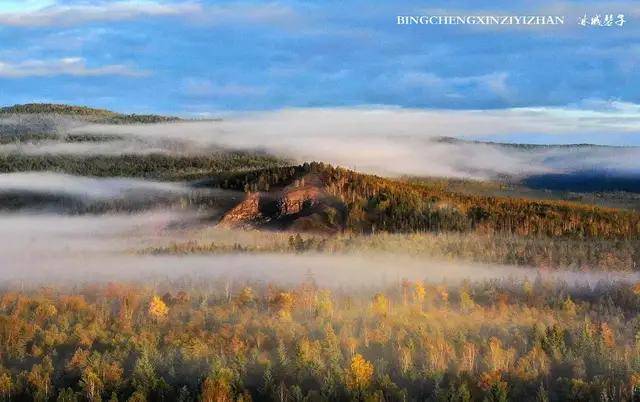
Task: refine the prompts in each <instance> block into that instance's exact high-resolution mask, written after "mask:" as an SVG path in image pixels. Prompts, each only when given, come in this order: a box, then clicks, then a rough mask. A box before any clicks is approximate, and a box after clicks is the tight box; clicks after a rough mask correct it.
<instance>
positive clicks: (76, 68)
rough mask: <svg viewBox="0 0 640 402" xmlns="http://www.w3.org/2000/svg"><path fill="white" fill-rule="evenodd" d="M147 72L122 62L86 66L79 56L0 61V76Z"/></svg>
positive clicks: (136, 74)
mask: <svg viewBox="0 0 640 402" xmlns="http://www.w3.org/2000/svg"><path fill="white" fill-rule="evenodd" d="M146 74H147V73H146V72H144V71H138V70H135V69H132V68H130V67H128V66H125V65H123V64H111V65H106V66H100V67H88V66H87V64H86V60H85V59H83V58H81V57H65V58H62V59H50V60H26V61H21V62H17V63H12V62H2V61H0V78H23V77H51V76H56V75H74V76H84V77H89V76H101V75H123V76H133V77H137V76H142V75H146Z"/></svg>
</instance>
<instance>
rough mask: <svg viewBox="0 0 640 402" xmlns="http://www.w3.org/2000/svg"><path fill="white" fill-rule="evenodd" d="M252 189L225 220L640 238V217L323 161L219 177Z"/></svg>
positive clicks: (230, 185) (221, 183)
mask: <svg viewBox="0 0 640 402" xmlns="http://www.w3.org/2000/svg"><path fill="white" fill-rule="evenodd" d="M204 185H208V186H214V187H221V188H226V189H233V190H244V191H246V192H247V197H246V200H245V201H244V202H243V203H242V204H240V205H238V206H237V207H236V208H234V209H233V210H231V211H229V212H228V214H227V217H226V219H224V220H223V221H226V222H228V223H232V224H245V223H250V222H251V221H254V222H257V223H258V224H262V223H264V224H267V225H274V224H281V226H284V227H285V228H293V229H316V230H318V229H319V230H331V231H337V230H349V231H355V232H362V233H372V232H375V231H387V232H427V231H436V232H439V231H458V232H468V231H480V232H484V233H505V232H506V233H513V234H516V235H523V236H548V237H566V238H574V239H587V238H600V239H611V240H613V239H618V240H620V239H638V238H640V214H639V213H637V212H632V211H626V210H617V209H609V208H600V207H595V206H590V205H584V204H577V203H571V202H565V201H546V200H545V201H542V200H529V199H518V198H506V197H504V198H502V197H493V196H484V195H469V194H463V193H457V192H452V191H448V190H445V189H443V188H442V187H439V186H437V185H425V184H414V183H407V182H403V181H396V180H390V179H385V178H381V177H377V176H372V175H365V174H360V173H356V172H353V171H349V170H346V169H342V168H335V167H332V166H329V165H326V164H323V163H311V164H306V163H305V164H304V165H300V166H291V167H277V168H270V169H262V170H257V171H253V172H248V173H246V172H245V173H236V174H230V175H223V176H220V177H218V178H216V179H214V180H212V181H209V182H207V183H204Z"/></svg>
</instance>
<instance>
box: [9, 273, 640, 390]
mask: <svg viewBox="0 0 640 402" xmlns="http://www.w3.org/2000/svg"><path fill="white" fill-rule="evenodd" d="M348 289H350V290H349V291H347V290H342V291H333V292H332V291H331V290H329V289H322V288H320V287H318V286H317V285H316V284H315V281H314V280H313V277H310V278H309V279H308V280H307V281H305V283H303V284H301V285H299V286H296V287H290V288H283V287H279V286H277V285H275V284H264V283H242V282H230V281H224V280H212V279H209V280H203V279H202V278H182V279H180V280H179V281H176V282H171V283H162V284H159V285H158V286H157V287H155V288H149V286H145V287H138V286H136V285H128V284H118V283H112V284H109V285H106V286H89V287H86V288H81V289H75V290H68V289H67V290H65V289H55V288H45V289H42V290H39V291H24V292H15V291H10V290H5V291H2V292H1V293H0V398H2V399H4V400H25V401H27V400H28V401H31V400H35V401H101V400H109V401H146V400H166V401H172V400H176V401H212V402H213V401H251V400H275V401H341V400H359V401H460V402H464V401H487V402H489V401H491V402H494V401H496V402H497V401H501V402H502V401H510V400H521V401H567V400H571V401H585V402H586V401H613V400H616V401H635V400H637V398H638V397H640V343H639V342H640V341H639V338H638V337H637V328H638V326H639V324H640V323H639V322H638V316H637V311H638V309H639V308H640V296H639V293H640V288H639V287H638V286H631V285H625V284H612V283H604V282H603V283H600V284H597V285H596V286H595V288H591V287H588V286H584V287H581V286H579V285H576V286H569V285H567V284H565V283H554V282H550V281H547V280H544V279H543V278H541V277H538V279H536V280H532V281H529V280H525V281H523V282H514V281H491V282H481V283H476V284H471V283H463V284H462V285H459V286H447V285H444V284H439V285H438V284H427V283H424V282H421V281H409V280H402V281H399V283H397V284H394V285H392V286H389V287H387V288H384V289H379V291H378V293H373V292H375V291H364V290H354V289H353V288H351V287H349V288H348Z"/></svg>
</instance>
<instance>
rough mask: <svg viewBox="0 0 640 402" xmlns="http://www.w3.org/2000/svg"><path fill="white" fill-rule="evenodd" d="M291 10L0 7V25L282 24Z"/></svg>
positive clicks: (127, 2) (268, 6)
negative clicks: (176, 20)
mask: <svg viewBox="0 0 640 402" xmlns="http://www.w3.org/2000/svg"><path fill="white" fill-rule="evenodd" d="M294 15H295V13H294V11H293V10H292V9H291V8H289V7H287V6H283V5H280V4H276V3H263V4H251V3H235V4H230V5H224V4H222V5H203V4H201V2H199V1H177V2H170V3H167V2H159V1H133V0H119V1H99V2H94V4H87V3H86V2H74V3H66V4H61V3H59V2H58V3H55V4H53V5H50V6H47V7H40V8H33V7H30V8H26V9H20V11H17V10H16V9H15V7H10V8H2V7H0V26H2V25H7V26H14V27H40V26H75V25H82V24H86V23H91V22H100V21H106V22H111V21H126V20H133V19H137V18H144V17H189V18H188V21H189V22H194V23H204V24H234V23H238V22H248V23H252V24H255V23H273V24H278V25H279V26H282V25H286V24H288V23H290V22H292V21H295V20H296V18H293V17H294Z"/></svg>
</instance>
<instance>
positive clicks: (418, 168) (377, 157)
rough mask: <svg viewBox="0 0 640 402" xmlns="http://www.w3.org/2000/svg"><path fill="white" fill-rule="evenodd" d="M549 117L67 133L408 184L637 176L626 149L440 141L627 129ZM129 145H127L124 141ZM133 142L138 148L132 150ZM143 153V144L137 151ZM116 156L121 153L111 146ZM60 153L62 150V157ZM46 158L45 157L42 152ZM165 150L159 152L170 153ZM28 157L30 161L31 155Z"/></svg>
mask: <svg viewBox="0 0 640 402" xmlns="http://www.w3.org/2000/svg"><path fill="white" fill-rule="evenodd" d="M596 117H597V118H595V117H592V118H588V117H585V116H582V115H579V116H574V115H571V114H570V113H567V114H566V115H561V116H555V115H554V114H552V113H542V112H540V111H538V112H536V111H532V110H518V109H513V110H508V111H446V110H445V111H411V110H394V109H379V110H375V109H374V110H361V109H303V110H283V111H277V112H265V113H256V114H242V115H233V116H230V117H229V118H228V119H227V120H223V121H191V122H180V123H171V124H155V125H129V126H110V125H91V126H85V127H81V128H76V129H74V130H72V132H77V133H80V132H82V133H91V134H110V135H118V136H123V137H127V138H130V139H131V141H137V142H135V143H131V144H133V145H131V146H129V147H126V148H121V149H125V150H126V152H139V153H146V152H148V151H149V149H155V150H156V151H157V150H158V149H159V148H158V144H159V140H161V139H165V140H170V141H177V142H181V143H182V144H183V146H182V152H186V153H198V152H206V151H207V149H208V147H212V146H221V147H226V148H232V149H243V150H264V151H266V152H268V153H271V154H274V155H276V156H281V157H284V158H287V159H292V160H295V161H298V162H304V161H312V160H315V161H323V162H328V163H332V164H335V165H339V166H343V167H347V168H352V169H355V170H358V171H362V172H366V173H375V174H380V175H386V176H398V175H417V176H445V177H458V178H475V179H487V178H495V177H499V176H505V175H506V176H510V177H524V176H529V175H538V174H547V173H566V172H573V171H579V170H600V169H602V168H603V167H605V169H607V170H608V171H610V172H617V173H623V174H628V173H632V174H638V173H640V148H636V147H627V148H621V147H535V148H526V149H521V148H516V147H505V146H500V145H497V144H486V143H474V142H461V141H442V140H441V138H442V137H456V138H463V139H471V140H473V139H475V138H482V137H486V136H500V135H504V136H507V135H508V134H519V133H520V134H521V133H527V132H536V133H544V134H549V135H555V136H557V138H559V139H561V138H562V136H563V135H566V134H575V133H577V132H580V133H582V134H587V135H588V133H594V134H595V133H601V132H602V130H611V131H612V132H614V133H618V134H620V133H622V134H624V135H629V136H633V135H634V133H635V132H636V131H637V129H638V124H637V123H636V122H635V121H628V120H624V121H617V120H614V119H612V118H611V116H608V115H606V114H605V115H604V116H599V117H598V116H597V115H596ZM134 139H135V140H134ZM141 140H142V141H141ZM144 144H148V145H144ZM119 146H120V147H121V145H119ZM63 148H64V149H63ZM63 148H60V149H58V152H63V151H66V152H79V153H92V152H98V151H99V150H103V151H105V150H106V148H107V146H105V145H104V144H83V146H82V147H79V146H72V145H68V144H66V145H64V147H63ZM44 150H46V151H47V152H52V151H54V149H51V148H44ZM175 150H176V149H175V147H174V148H173V149H171V150H168V149H166V150H165V151H166V152H175ZM32 152H34V151H33V150H32Z"/></svg>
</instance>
